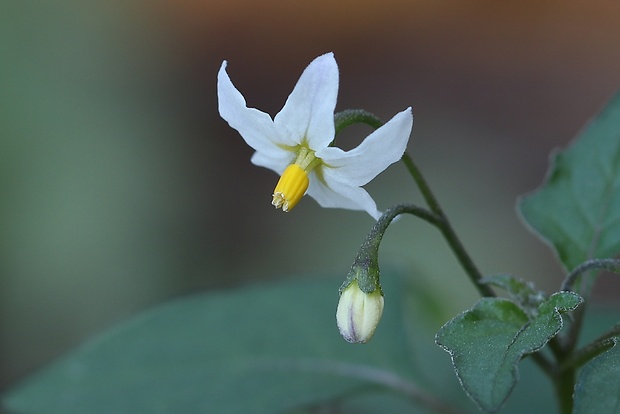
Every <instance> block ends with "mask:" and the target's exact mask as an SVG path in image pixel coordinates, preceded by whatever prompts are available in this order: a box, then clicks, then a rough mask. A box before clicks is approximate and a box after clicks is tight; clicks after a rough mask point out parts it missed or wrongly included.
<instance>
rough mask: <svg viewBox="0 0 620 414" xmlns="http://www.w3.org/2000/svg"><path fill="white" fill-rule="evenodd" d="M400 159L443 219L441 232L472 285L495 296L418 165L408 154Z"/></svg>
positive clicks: (483, 294) (481, 292) (484, 293)
mask: <svg viewBox="0 0 620 414" xmlns="http://www.w3.org/2000/svg"><path fill="white" fill-rule="evenodd" d="M402 161H403V163H404V164H405V166H406V167H407V170H408V171H409V174H411V176H412V177H413V179H414V181H415V182H416V184H417V185H418V188H419V189H420V192H421V193H422V196H423V197H424V200H425V201H426V203H427V204H428V206H429V208H430V209H431V211H432V212H433V213H435V214H437V215H438V216H439V217H441V218H442V219H443V220H442V223H441V227H440V230H441V233H442V234H443V236H444V238H445V239H446V241H447V242H448V244H449V245H450V248H451V249H452V252H453V253H454V254H455V256H456V258H457V259H458V261H459V263H460V264H461V266H462V267H463V269H465V272H467V275H468V276H469V279H470V280H471V281H472V283H473V284H474V286H476V289H478V292H480V294H481V295H482V296H486V297H492V296H495V293H494V292H493V289H491V287H490V286H489V285H486V284H484V283H482V282H481V280H482V277H483V276H482V273H480V270H478V268H477V267H476V265H475V264H474V261H473V260H472V259H471V256H469V254H468V253H467V250H465V247H464V246H463V244H462V243H461V240H460V239H459V238H458V236H457V235H456V232H455V231H454V228H453V227H452V225H451V224H450V221H449V220H448V217H447V216H446V214H445V213H444V212H443V210H442V209H441V206H440V205H439V202H438V201H437V199H436V198H435V196H434V194H433V192H432V191H431V189H430V187H429V185H428V183H427V182H426V180H425V179H424V177H423V176H422V173H421V172H420V170H419V169H418V167H417V166H416V165H415V164H414V162H413V160H412V159H411V157H410V156H409V154H407V153H405V154H403V157H402Z"/></svg>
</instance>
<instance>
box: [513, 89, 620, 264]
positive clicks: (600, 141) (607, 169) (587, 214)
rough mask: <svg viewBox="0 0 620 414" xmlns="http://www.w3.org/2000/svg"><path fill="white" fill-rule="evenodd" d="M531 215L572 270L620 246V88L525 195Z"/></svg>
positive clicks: (530, 220)
mask: <svg viewBox="0 0 620 414" xmlns="http://www.w3.org/2000/svg"><path fill="white" fill-rule="evenodd" d="M520 211H521V214H522V216H523V218H524V219H525V221H526V222H527V223H528V224H529V225H530V226H531V228H532V229H533V230H534V231H535V232H537V233H538V234H539V235H540V236H541V237H542V238H543V239H544V240H546V241H547V242H549V243H550V244H551V245H552V246H553V248H554V249H555V251H556V253H557V255H558V256H559V259H560V260H561V262H562V263H563V264H564V265H565V266H566V268H567V269H568V270H571V269H573V268H574V267H575V266H577V265H578V264H580V263H582V262H585V261H586V260H589V259H596V258H599V259H600V258H608V257H613V256H615V255H616V254H618V252H620V93H618V94H616V96H615V97H614V98H613V99H612V100H611V102H610V103H609V104H608V105H607V107H606V108H605V109H604V110H603V112H601V113H600V114H599V115H598V117H597V118H596V119H594V120H593V121H592V122H591V123H590V124H589V125H588V126H587V128H586V129H585V130H584V131H583V132H582V133H581V135H580V136H579V137H578V139H577V140H575V141H574V142H573V143H572V144H571V145H570V147H569V148H567V149H566V150H564V151H562V152H558V153H556V154H555V156H554V157H553V161H552V165H551V167H550V170H549V172H548V174H547V178H546V182H545V183H544V184H543V186H542V187H541V188H539V189H538V190H537V191H536V192H534V193H533V194H531V195H528V196H526V197H524V198H523V199H522V200H521V201H520Z"/></svg>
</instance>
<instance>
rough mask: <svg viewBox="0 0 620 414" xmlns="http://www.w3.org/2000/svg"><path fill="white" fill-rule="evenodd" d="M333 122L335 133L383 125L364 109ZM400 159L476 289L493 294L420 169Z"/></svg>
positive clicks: (406, 158)
mask: <svg viewBox="0 0 620 414" xmlns="http://www.w3.org/2000/svg"><path fill="white" fill-rule="evenodd" d="M334 122H335V126H336V135H338V133H340V132H341V131H342V130H343V129H344V128H346V127H347V126H349V125H353V124H355V123H364V124H366V125H369V126H371V127H372V128H375V129H377V128H380V127H381V126H382V125H383V122H382V121H381V120H380V119H379V118H378V117H376V116H375V115H373V114H371V113H370V112H367V111H364V110H363V109H349V110H346V111H342V112H339V113H337V114H336V115H335V116H334ZM401 160H402V161H403V163H404V164H405V166H406V167H407V170H408V171H409V174H411V176H412V177H413V179H414V181H415V182H416V184H417V186H418V188H419V189H420V192H421V193H422V196H423V197H424V200H425V201H426V203H427V204H428V207H429V208H430V209H431V212H432V213H434V215H436V216H437V217H439V218H440V220H437V222H436V223H433V224H435V225H436V226H437V227H438V228H439V230H440V231H441V233H442V235H443V236H444V238H445V239H446V241H447V242H448V245H449V246H450V248H451V249H452V252H453V253H454V254H455V256H456V258H457V259H458V261H459V263H460V264H461V266H462V267H463V269H464V270H465V272H466V273H467V275H468V276H469V278H470V280H471V281H472V283H473V284H474V286H475V287H476V289H478V291H479V292H480V294H481V295H482V296H488V297H491V296H495V293H494V292H493V290H492V289H491V288H490V287H489V286H488V285H485V284H484V283H482V282H481V279H482V273H480V271H479V270H478V268H477V267H476V265H475V264H474V262H473V260H472V259H471V257H470V256H469V254H468V253H467V251H466V250H465V247H464V246H463V244H462V243H461V241H460V240H459V238H458V236H457V235H456V232H455V231H454V229H453V228H452V225H451V224H450V222H449V220H448V217H447V216H446V215H445V214H444V212H443V210H442V209H441V206H440V205H439V202H438V201H437V199H436V198H435V196H434V195H433V192H432V191H431V189H430V187H429V186H428V183H427V182H426V180H425V179H424V177H423V176H422V173H421V172H420V170H419V169H418V168H417V166H416V165H415V164H414V162H413V160H412V159H411V157H410V156H409V155H408V154H407V153H405V154H403V157H402V159H401Z"/></svg>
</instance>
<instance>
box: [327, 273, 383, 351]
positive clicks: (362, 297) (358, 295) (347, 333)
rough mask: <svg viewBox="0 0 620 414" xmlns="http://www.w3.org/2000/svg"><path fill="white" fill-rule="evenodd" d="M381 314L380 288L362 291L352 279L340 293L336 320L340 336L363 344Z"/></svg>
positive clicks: (381, 299) (371, 333)
mask: <svg viewBox="0 0 620 414" xmlns="http://www.w3.org/2000/svg"><path fill="white" fill-rule="evenodd" d="M381 314H383V294H382V293H381V289H375V290H373V291H372V292H370V293H365V292H363V291H362V290H361V289H360V287H359V285H358V282H357V280H353V281H352V282H351V284H350V285H349V286H347V287H346V288H345V289H344V290H342V293H341V295H340V301H339V302H338V309H337V310H336V322H337V324H338V329H339V330H340V334H341V335H342V337H343V338H344V339H345V340H346V341H347V342H351V343H361V344H364V343H366V342H368V341H369V340H370V338H372V335H373V334H374V333H375V329H376V328H377V325H378V324H379V320H380V319H381Z"/></svg>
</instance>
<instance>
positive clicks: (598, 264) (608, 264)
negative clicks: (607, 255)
mask: <svg viewBox="0 0 620 414" xmlns="http://www.w3.org/2000/svg"><path fill="white" fill-rule="evenodd" d="M590 270H609V271H610V272H614V273H620V260H618V259H592V260H588V261H586V262H583V263H582V264H580V265H579V266H577V267H576V268H574V269H573V270H572V272H570V273H569V274H568V275H567V276H566V278H565V279H564V283H562V289H561V290H570V291H573V285H574V284H575V282H576V281H577V280H578V279H579V277H580V276H581V275H582V274H584V273H585V272H589V271H590Z"/></svg>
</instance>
